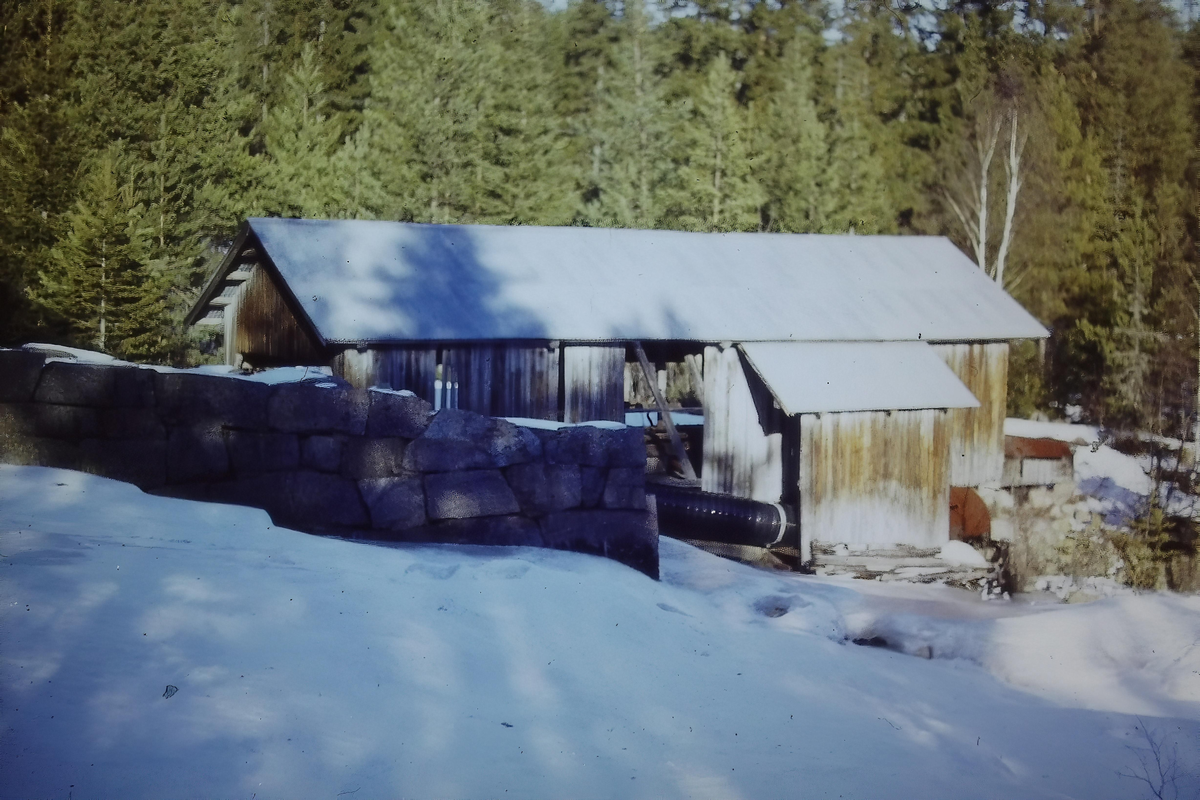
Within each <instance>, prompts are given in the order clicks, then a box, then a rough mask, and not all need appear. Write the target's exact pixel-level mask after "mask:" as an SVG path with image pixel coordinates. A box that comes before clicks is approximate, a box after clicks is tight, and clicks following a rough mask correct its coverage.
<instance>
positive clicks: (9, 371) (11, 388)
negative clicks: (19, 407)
mask: <svg viewBox="0 0 1200 800" xmlns="http://www.w3.org/2000/svg"><path fill="white" fill-rule="evenodd" d="M45 363H46V357H45V356H44V355H42V354H41V353H29V352H26V351H24V350H0V403H28V402H29V401H30V400H32V399H33V392H34V390H35V389H36V388H37V384H38V378H39V377H40V376H41V374H42V365H43V364H45Z"/></svg>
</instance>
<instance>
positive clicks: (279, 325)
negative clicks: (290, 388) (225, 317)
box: [226, 266, 325, 366]
mask: <svg viewBox="0 0 1200 800" xmlns="http://www.w3.org/2000/svg"><path fill="white" fill-rule="evenodd" d="M230 307H232V308H235V309H236V310H235V311H234V313H233V315H232V320H231V322H230V324H231V326H232V327H233V328H234V330H236V336H235V342H236V345H235V346H236V352H238V353H241V354H242V355H243V356H244V357H245V358H246V360H247V361H249V362H250V363H252V364H256V365H257V366H262V365H266V364H288V365H306V364H323V363H325V359H323V358H322V357H321V354H320V352H319V351H318V349H317V343H316V342H315V341H314V340H313V338H312V337H311V336H310V335H309V333H308V331H306V330H305V329H304V326H303V324H302V323H301V322H300V320H299V319H297V318H296V315H295V314H293V313H292V309H291V308H290V307H289V306H288V303H287V301H286V300H285V299H284V297H283V295H282V294H280V292H279V289H278V287H276V286H275V282H274V281H273V280H272V279H271V276H270V275H269V274H268V273H267V271H266V270H265V269H263V268H262V267H261V266H256V267H254V269H253V270H251V272H250V279H249V280H247V281H246V282H245V283H244V284H242V287H241V289H240V290H239V294H238V299H237V300H236V301H235V302H234V303H232V304H230ZM228 313H229V312H228V311H226V314H228Z"/></svg>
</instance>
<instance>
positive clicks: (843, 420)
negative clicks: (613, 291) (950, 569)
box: [705, 387, 950, 547]
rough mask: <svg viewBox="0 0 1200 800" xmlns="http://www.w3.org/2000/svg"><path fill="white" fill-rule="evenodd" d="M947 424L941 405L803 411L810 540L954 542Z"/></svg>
mask: <svg viewBox="0 0 1200 800" xmlns="http://www.w3.org/2000/svg"><path fill="white" fill-rule="evenodd" d="M705 388H707V387H705ZM947 423H948V420H947V414H946V412H945V411H941V410H937V409H930V410H921V411H893V412H891V413H890V414H889V413H888V412H884V411H856V412H846V413H831V414H821V415H817V414H804V415H802V416H801V418H800V532H801V535H802V536H803V537H804V539H805V540H807V541H817V542H826V543H833V544H842V543H844V544H849V545H856V546H863V545H892V544H909V545H913V546H916V547H941V546H942V545H943V544H945V543H946V542H947V541H949V538H950V481H949V476H950V465H949V463H948V462H949V455H950V449H949V436H948V432H949V431H948V429H949V426H948V424H947Z"/></svg>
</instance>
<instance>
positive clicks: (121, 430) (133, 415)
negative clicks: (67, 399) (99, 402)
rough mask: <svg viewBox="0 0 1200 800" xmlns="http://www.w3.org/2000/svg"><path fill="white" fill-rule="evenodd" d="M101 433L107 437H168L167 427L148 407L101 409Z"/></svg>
mask: <svg viewBox="0 0 1200 800" xmlns="http://www.w3.org/2000/svg"><path fill="white" fill-rule="evenodd" d="M99 413H100V435H101V436H103V437H104V438H105V439H166V438H167V428H166V426H165V425H163V424H162V422H160V421H159V419H158V417H157V416H156V415H155V414H154V411H153V410H151V409H148V408H104V409H101V410H100V412H99Z"/></svg>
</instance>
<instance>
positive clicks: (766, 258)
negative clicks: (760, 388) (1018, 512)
mask: <svg viewBox="0 0 1200 800" xmlns="http://www.w3.org/2000/svg"><path fill="white" fill-rule="evenodd" d="M247 224H248V227H249V230H250V231H251V232H253V234H254V235H255V236H256V237H257V239H258V241H259V242H260V243H261V245H262V248H263V250H264V251H265V254H266V256H267V258H268V259H269V262H270V264H272V265H273V266H274V268H275V269H276V270H277V271H278V273H279V275H280V276H281V277H282V278H283V280H284V282H285V283H286V284H287V288H288V290H290V293H291V294H292V295H293V296H294V297H295V299H296V300H297V302H298V304H299V306H300V308H301V309H302V311H303V314H304V315H305V316H307V318H308V320H309V321H311V323H312V325H313V326H314V327H315V329H316V332H317V333H318V334H319V335H320V337H321V338H322V339H323V340H324V341H325V342H364V341H365V342H372V341H406V340H407V341H414V340H481V339H482V340H486V339H564V340H578V341H606V340H638V339H641V340H671V339H674V340H681V339H682V340H693V341H709V342H718V341H735V342H744V341H789V340H917V339H924V340H927V341H928V340H935V341H965V340H1002V339H1019V338H1039V337H1043V336H1045V335H1046V330H1045V329H1044V328H1043V327H1042V326H1041V325H1040V324H1039V323H1038V322H1037V320H1035V319H1034V318H1033V317H1032V316H1030V315H1029V314H1028V313H1027V312H1026V311H1025V310H1024V309H1023V308H1021V306H1020V305H1018V304H1017V302H1016V301H1015V300H1013V299H1012V298H1011V297H1009V296H1008V295H1007V294H1006V293H1005V292H1004V291H1003V290H1001V289H1000V288H999V287H997V286H996V284H995V283H993V282H992V281H991V280H989V279H988V278H987V276H985V275H984V274H983V273H982V272H981V271H980V270H979V268H978V267H976V266H975V265H974V263H972V262H971V261H970V260H969V259H968V258H967V257H966V256H965V255H964V254H963V253H962V252H961V251H959V250H958V249H957V248H956V247H955V246H954V245H953V244H952V243H951V242H950V241H949V240H948V239H945V238H943V237H925V236H824V235H799V234H768V233H724V234H723V233H688V232H680V231H654V230H618V229H610V228H545V227H529V226H510V227H503V226H488V225H429V224H415V223H400V222H379V221H363V220H340V221H325V220H294V219H251V220H249V221H248V223H247ZM233 263H234V262H233V259H230V260H228V261H227V262H226V265H225V266H224V267H223V268H224V269H225V270H232V269H233ZM219 284H220V281H219V280H218V281H215V285H216V286H219ZM211 285H212V284H210V286H211ZM205 302H206V298H205V297H202V298H201V305H203V304H204V303H205ZM198 308H199V306H198Z"/></svg>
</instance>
